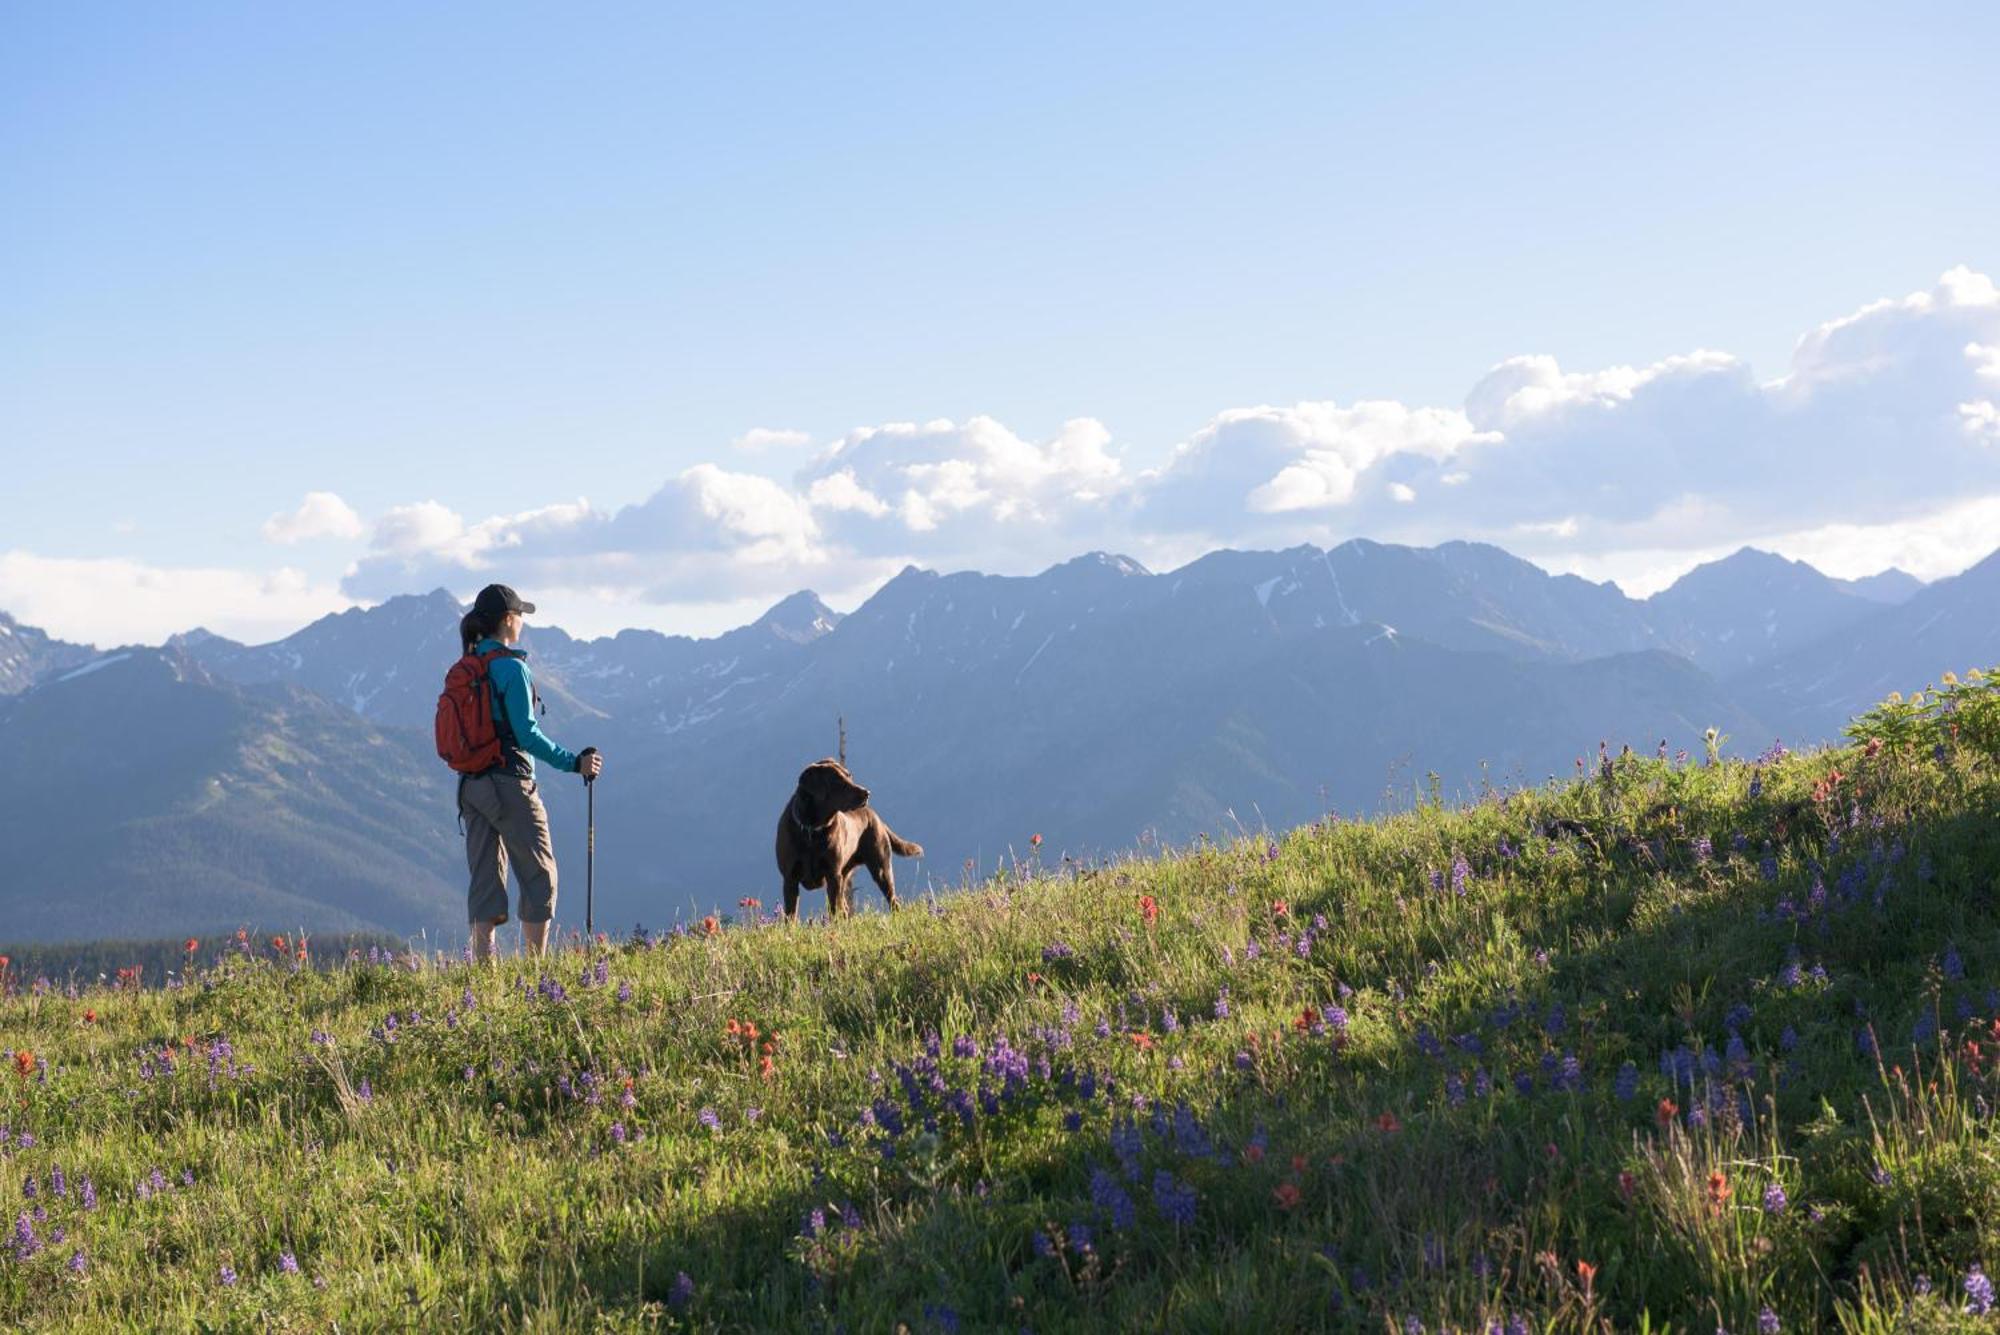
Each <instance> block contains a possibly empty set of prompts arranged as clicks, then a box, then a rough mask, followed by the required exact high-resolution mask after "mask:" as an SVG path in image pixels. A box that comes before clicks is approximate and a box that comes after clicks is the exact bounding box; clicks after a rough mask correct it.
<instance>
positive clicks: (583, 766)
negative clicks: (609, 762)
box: [576, 746, 604, 783]
mask: <svg viewBox="0 0 2000 1335" xmlns="http://www.w3.org/2000/svg"><path fill="white" fill-rule="evenodd" d="M576 772H577V773H578V774H581V775H582V776H583V781H584V782H585V783H589V782H590V781H591V780H592V779H594V778H596V777H597V776H598V775H600V774H602V773H603V772H604V757H603V756H601V755H599V754H597V748H596V747H594V746H586V747H584V748H583V750H581V751H579V752H577V756H576Z"/></svg>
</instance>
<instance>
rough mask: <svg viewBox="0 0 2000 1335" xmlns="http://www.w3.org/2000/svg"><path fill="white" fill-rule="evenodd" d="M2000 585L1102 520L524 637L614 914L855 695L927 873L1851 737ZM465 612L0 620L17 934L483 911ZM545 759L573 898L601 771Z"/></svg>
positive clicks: (714, 882)
mask: <svg viewBox="0 0 2000 1335" xmlns="http://www.w3.org/2000/svg"><path fill="white" fill-rule="evenodd" d="M1995 606H2000V553H1996V554H1995V555H1994V556H1992V557H1989V558H1987V559H1986V560H1985V561H1983V562H1981V563H1980V564H1978V565H1976V566H1974V567H1972V568H1971V569H1969V570H1967V571H1965V572H1964V573H1963V574H1960V575H1958V576H1955V577H1953V578H1951V579H1946V580H1941V581H1938V582H1936V583H1934V584H1930V585H1923V584H1919V583H1918V582H1917V581H1915V580H1914V579H1911V578H1910V577H1909V576H1907V575H1903V574H1901V572H1896V571H1889V572H1884V573H1883V574H1882V575H1878V576H1874V577H1871V578H1869V579H1867V580H1859V581H1841V580H1835V579H1831V578H1829V577H1827V576H1825V575H1823V574H1821V573H1820V572H1819V571H1817V570H1815V569H1813V568H1812V567H1811V566H1808V565H1805V564H1803V563H1800V562H1795V561H1787V560H1785V559H1783V558H1780V557H1777V556H1773V555H1770V554H1768V553H1764V552H1759V551H1755V550H1751V549H1745V550H1743V551H1739V552H1737V553H1736V554H1734V555H1732V556H1730V557H1727V558H1725V559H1723V560H1721V561H1717V562H1714V563H1712V564H1710V565H1706V566H1703V567H1700V568H1699V569H1697V570H1695V571H1692V572H1690V573H1689V574H1688V575H1687V576H1685V577H1683V578H1682V579H1681V580H1680V581H1678V582H1677V583H1676V584H1674V585H1673V586H1672V587H1670V588H1668V589H1666V590H1664V591H1662V592H1661V593H1659V594H1656V595H1655V596H1653V597H1652V598H1649V599H1643V600H1640V599H1633V598H1629V597H1627V596H1626V595H1625V594H1623V593H1622V592H1620V591H1619V590H1618V589H1617V588H1616V587H1615V586H1613V585H1610V584H1599V583H1593V582H1591V581H1588V580H1584V579H1581V578H1578V577H1576V576H1570V575H1563V576H1552V575H1549V574H1547V573H1546V572H1544V571H1542V570H1541V569H1539V568H1538V567H1536V566H1534V565H1531V564H1530V563H1528V562H1526V561H1522V560H1519V559H1518V558H1516V557H1513V556H1511V555H1509V554H1508V553H1506V552H1504V551H1502V550H1500V549H1499V548H1496V547H1492V546H1487V545H1482V544H1475V543H1463V542H1455V543H1445V544H1443V545H1441V546H1438V547H1433V548H1412V547H1402V546H1395V545H1390V544H1382V543H1375V542H1368V541H1363V540H1355V541H1350V542H1346V543H1342V544H1340V545H1339V546H1337V547H1333V548H1329V549H1320V548H1317V547H1309V546H1307V547H1298V548H1293V549H1290V550H1286V551H1279V552H1237V551H1221V552H1215V553H1211V554H1210V555H1208V556H1205V557H1202V558H1201V559H1199V560H1197V561H1194V562H1192V563H1191V564H1189V565H1186V566H1183V567H1181V568H1180V569H1177V570H1173V571H1169V572H1166V573H1160V574H1156V573H1153V572H1151V571H1148V570H1146V569H1145V568H1144V567H1142V566H1140V565H1139V564H1138V563H1136V562H1134V561H1131V560H1129V559H1127V558H1125V557H1120V556H1115V555H1110V554H1106V553H1092V554H1089V555H1086V556H1082V557H1079V558H1077V559H1075V560H1072V561H1068V562H1065V563H1064V564H1062V565H1059V566H1056V567H1054V568H1052V569H1049V570H1047V571H1044V572H1043V573H1041V574H1039V575H1035V576H1028V577H1011V576H994V575H983V574H977V573H970V572H967V573H958V574H949V575H941V574H938V573H936V572H932V571H926V570H919V569H916V568H914V567H913V568H910V569H906V570H904V571H903V572H902V573H901V574H899V575H898V576H896V577H895V578H894V579H892V580H890V581H889V582H888V583H887V584H885V585H884V586H883V587H882V588H881V589H880V590H878V591H877V592H876V593H875V594H874V596H872V597H871V598H869V599H868V600H867V601H866V602H865V603H863V604H862V605H861V606H860V607H858V608H856V609H855V610H854V611H853V612H852V613H850V614H847V615H845V616H843V615H841V614H839V613H837V612H835V611H833V610H832V609H830V608H828V607H827V606H826V605H825V604H824V603H822V602H821V601H820V600H819V599H818V598H817V597H816V596H815V595H813V594H812V593H810V592H801V593H798V594H795V595H793V596H791V597H789V598H786V599H785V600H783V601H782V602H780V603H778V604H777V605H776V606H774V607H773V608H771V610H770V611H769V612H767V613H766V614H765V615H764V616H762V617H760V618H759V619H758V620H757V621H755V622H753V623H752V624H750V625H747V626H743V627H740V628H738V629H736V630H733V631H730V632H728V633H726V634H723V635H720V636H716V637H714V638H709V639H694V638H689V637H685V636H671V635H663V634H659V633H657V632H653V631H640V630H628V631H624V632H621V633H620V634H618V635H615V636H610V637H605V638H600V639H591V640H584V639H578V638H575V637H572V636H570V635H568V634H566V633H564V632H563V631H562V630H561V629H560V628H558V627H556V626H553V625H541V624H533V623H532V622H531V627H530V630H529V632H528V635H527V638H526V640H525V641H524V645H523V647H524V648H526V649H527V650H528V651H529V652H530V654H531V656H532V661H533V663H534V665H535V669H536V679H537V682H538V684H539V685H540V687H541V690H542V694H543V697H544V700H545V703H546V705H547V716H546V718H545V719H544V725H545V726H546V727H547V729H548V730H549V732H550V733H551V734H552V735H553V736H555V737H556V738H557V739H558V740H560V741H562V742H564V743H565V744H566V745H570V746H573V747H581V746H583V745H596V746H599V747H600V748H602V749H603V751H604V753H605V755H606V758H607V762H608V763H607V771H606V775H605V777H604V779H603V780H602V781H601V782H600V783H599V785H598V791H597V794H596V807H597V824H598V836H597V876H596V881H597V894H596V908H597V914H596V917H597V922H598V923H599V925H601V926H602V925H614V924H615V925H625V924H629V923H632V922H635V921H644V922H647V923H650V924H659V923H662V922H665V921H670V920H672V919H674V918H676V917H680V918H685V917H687V916H688V915H690V914H695V913H700V912H706V911H710V910H712V909H715V908H728V907H732V906H734V905H735V903H736V902H737V900H738V898H739V897H743V896H753V897H758V898H761V899H763V900H764V901H765V902H771V901H772V900H774V899H775V897H776V895H775V891H776V889H777V886H776V882H775V879H774V871H773V867H772V852H771V841H772V838H773V834H774V831H775V827H776V822H777V819H778V815H779V812H780V810H781V809H782V807H783V805H784V803H785V801H786V799H787V798H788V796H789V795H790V792H791V787H792V783H793V781H794V779H795V778H796V776H797V774H798V771H799V769H800V768H801V767H802V766H803V765H804V764H805V763H807V762H809V761H811V760H814V759H817V758H818V757H820V756H823V755H828V754H831V753H833V752H834V750H835V749H836V747H837V746H838V745H839V739H840V737H841V735H842V731H841V730H842V728H843V726H844V729H845V736H846V738H847V750H848V759H849V762H850V764H851V766H852V767H853V769H854V770H855V772H856V774H857V777H859V778H860V779H861V780H862V781H863V782H864V783H866V784H868V785H869V786H870V787H871V788H872V789H873V790H874V794H875V801H874V804H875V806H876V807H877V808H878V809H879V810H881V811H882V812H883V814H884V815H885V816H886V817H887V818H888V819H889V821H890V823H891V824H892V825H893V826H894V827H895V828H896V829H897V830H898V831H899V832H900V833H903V834H904V835H906V836H907V837H909V838H912V839H915V840H917V841H919V842H921V843H923V844H924V845H925V846H926V848H927V849H928V857H927V858H926V860H925V861H924V862H922V863H921V864H917V865H915V866H908V867H905V868H903V869H902V870H901V871H899V876H901V877H902V880H903V884H904V886H905V887H915V886H921V885H922V884H924V883H925V882H926V881H927V880H928V881H930V882H931V883H934V884H950V883H954V882H956V881H958V880H960V879H961V878H962V877H964V876H966V875H968V874H969V873H973V872H977V873H980V874H984V873H985V872H989V871H991V870H992V868H993V867H994V865H995V864H996V862H999V861H1002V860H1005V859H1007V858H1011V857H1018V858H1023V859H1026V858H1028V857H1030V856H1038V857H1040V858H1041V859H1043V860H1044V861H1048V860H1052V859H1056V858H1060V857H1063V856H1071V857H1077V858H1089V857H1094V856H1100V855H1108V854H1114V853H1116V852H1119V851H1121V850H1125V849H1128V848H1131V847H1134V846H1135V845H1141V844H1144V843H1147V842H1149V841H1155V840H1159V841H1171V842H1181V841H1186V840H1189V839H1191V838H1194V837H1195V836H1197V835H1199V834H1202V833H1209V834H1218V835H1221V834H1233V833H1236V832H1238V831H1240V830H1246V829H1248V830H1254V829H1258V828H1262V827H1265V826H1269V827H1271V828H1283V827H1285V826H1288V825H1291V824H1295V823H1299V822H1302V821H1307V820H1312V819H1317V818H1320V817H1321V816H1323V815H1325V814H1326V813H1328V812H1329V811H1338V812H1343V813H1350V814H1351V813H1359V812H1366V811H1370V810H1375V809H1379V808H1381V807H1383V806H1385V805H1393V804H1395V803H1397V802H1406V801H1409V800H1411V797H1412V795H1413V794H1416V793H1419V792H1421V791H1423V790H1425V789H1427V788H1428V786H1429V785H1430V784H1431V783H1432V782H1433V780H1432V779H1431V777H1430V776H1431V775H1435V776H1436V778H1435V780H1434V782H1435V783H1436V784H1437V785H1438V786H1439V787H1440V788H1441V790H1442V791H1443V792H1444V793H1445V794H1446V795H1447V796H1448V797H1452V796H1467V795H1471V794H1474V793H1476V792H1477V791H1479V788H1480V786H1481V785H1482V784H1493V785H1505V784H1520V783H1536V782H1540V781H1542V780H1544V779H1546V778H1547V777H1548V776H1550V775H1553V774H1564V773H1571V772H1573V771H1574V766H1575V764H1576V763H1577V761H1578V760H1579V759H1582V760H1585V761H1586V763H1587V762H1588V760H1589V759H1590V758H1593V757H1594V756H1595V754H1596V750H1597V747H1598V744H1599V743H1600V741H1603V742H1608V743H1609V744H1610V745H1612V746H1613V747H1614V748H1615V747H1616V746H1618V745H1620V744H1625V743H1629V744H1631V745H1633V746H1634V747H1636V748H1641V749H1647V750H1650V749H1652V748H1653V747H1655V746H1657V745H1659V744H1661V743H1662V742H1664V744H1665V745H1667V746H1668V747H1669V748H1670V749H1674V750H1679V749H1687V750H1692V751H1696V752H1699V750H1700V737H1701V733H1702V730H1703V729H1704V728H1706V727H1709V726H1714V727H1717V728H1719V729H1721V731H1722V732H1723V733H1725V734H1728V735H1729V736H1730V737H1731V738H1732V739H1733V747H1734V748H1735V749H1737V750H1748V751H1752V752H1754V751H1756V750H1761V749H1763V748H1764V747H1765V746H1767V745H1768V744H1769V743H1770V742H1771V741H1772V740H1773V739H1774V738H1778V737H1782V738H1784V739H1785V740H1786V741H1787V742H1789V743H1791V744H1793V745H1799V744H1804V743H1808V742H1813V741H1819V740H1827V739H1831V738H1832V737H1834V736H1836V735H1837V734H1838V733H1839V731H1840V729H1841V727H1842V726H1843V725H1844V724H1845V722H1846V721H1847V719H1848V718H1849V717H1851V715H1852V714H1853V713H1855V712H1857V711H1859V710H1861V709H1865V708H1867V707H1868V706H1869V705H1871V704H1873V703H1874V702H1875V701H1876V700H1877V699H1879V698H1880V697H1881V696H1882V695H1883V694H1885V693H1886V692H1887V691H1889V690H1892V689H1904V690H1909V689H1912V688H1915V687H1919V686H1923V685H1925V684H1926V683H1928V682H1931V681H1934V680H1936V679H1937V678H1938V677H1939V676H1941V675H1942V673H1944V672H1945V671H1947V670H1957V671H1961V672H1962V671H1964V670H1966V669H1967V668H1970V667H1974V666H1992V665H1993V664H1995V663H2000V628H1996V626H1995V623H1994V620H1993V617H1992V614H1991V609H1992V608H1993V607H1995ZM460 610H461V607H460V604H459V602H458V600H457V599H456V598H454V597H453V596H452V595H450V594H448V593H445V592H443V591H438V592H434V593H431V594H428V595H422V596H405V597H398V598H392V599H389V600H388V601H386V602H384V603H382V604H380V605H377V606H374V607H370V608H366V609H354V610H350V611H347V612H342V613H339V614H337V615H333V616H328V617H325V618H322V619H321V620H319V621H317V622H314V623H313V624H312V625H310V626H308V627H306V628H304V629H303V630H301V631H299V632H297V633H296V634H294V635H291V636H288V637H286V638H285V639H282V640H279V641H277V642H275V643H271V644H265V645H256V646H250V645H243V644H238V643H236V642H233V641H231V640H228V639H225V638H223V637H220V636H216V635H213V634H209V633H207V632H205V631H199V630H196V631H190V632H188V633H186V634H183V635H178V636H175V637H174V638H173V639H172V640H170V641H168V643H167V644H165V645H163V646H160V647H157V648H148V647H132V648H125V649H120V650H117V651H115V652H111V653H100V652H99V651H97V650H94V649H90V648H88V647H85V646H76V645H66V644H62V643H61V642H59V641H55V640H51V639H49V638H48V637H47V636H45V635H43V634H41V633H40V632H38V631H34V630H32V629H31V628H28V627H23V626H19V625H17V624H16V623H14V622H13V621H11V620H10V619H6V618H4V617H0V631H4V632H5V633H4V634H0V737H5V738H6V739H7V740H8V741H9V742H10V744H11V749H12V751H13V753H14V754H15V755H16V756H17V757H19V756H32V757H34V760H33V762H32V763H30V764H21V765H16V766H15V767H13V768H12V769H11V770H9V771H7V772H6V773H5V774H4V775H0V838H4V839H5V840H6V842H7V846H8V847H9V849H10V850H11V861H10V871H9V874H8V876H7V878H6V880H5V882H4V884H0V913H5V914H6V915H7V918H8V921H9V923H10V924H11V925H10V927H9V928H7V929H5V930H0V938H12V939H24V940H53V939H66V938H75V937H81V936H97V935H119V936H127V937H131V936H141V935H149V934H179V933H181V932H189V933H195V932H198V931H213V930H215V929H218V928H230V927H234V926H235V925H237V924H238V923H246V924H250V925H254V926H258V927H260V928H269V929H272V930H289V929H293V928H297V927H305V928H309V929H312V930H317V931H327V930H336V929H337V930H385V931H392V932H397V933H408V932H413V931H418V930H425V931H437V932H440V933H445V934H456V933H458V932H459V931H461V930H462V917H463V910H462V904H463V899H462V896H463V876H464V873H463V870H462V860H461V859H462V854H461V852H460V850H459V847H458V840H457V834H456V829H455V818H454V812H453V802H452V787H451V779H450V776H449V774H448V773H447V772H446V771H445V770H444V769H443V767H442V765H441V764H439V762H438V761H437V760H436V759H435V757H434V756H433V755H432V754H431V752H430V743H429V739H428V736H427V735H426V733H425V729H426V727H427V725H428V723H429V718H430V714H431V711H432V709H433V706H434V703H435V700H436V696H437V690H438V686H439V683H440V679H441V677H442V673H443V670H444V668H445V667H446V666H448V665H449V663H450V662H451V660H452V659H453V657H455V654H456V649H457V645H456V640H455V636H456V627H457V620H458V616H459V613H460ZM542 789H543V792H544V795H545V797H546V798H547V800H548V802H549V805H550V808H551V818H552V822H553V824H554V826H555V829H556V839H557V853H558V857H559V860H560V861H561V864H562V868H563V876H564V878H565V879H564V887H563V892H562V907H561V909H560V911H559V917H560V918H561V919H562V920H563V921H564V922H567V923H572V924H575V925H580V923H581V920H582V912H581V910H582V903H581V900H582V893H581V892H582V889H583V887H582V875H581V873H582V870H583V861H584V859H583V851H584V850H583V847H582V844H583V838H582V836H583V828H584V820H583V801H582V797H583V794H582V787H581V785H580V784H579V783H578V782H577V781H576V780H575V779H574V778H571V777H570V776H566V775H548V774H545V775H544V776H543V777H542ZM1036 834H1040V835H1042V836H1043V838H1042V841H1041V843H1040V845H1039V851H1038V852H1037V851H1033V849H1034V845H1033V844H1032V843H1031V837H1032V836H1033V835H1036ZM873 894H874V892H873V891H872V890H870V889H866V888H865V887H864V888H863V890H862V891H861V893H860V896H859V898H860V899H861V901H862V902H864V903H865V902H867V901H868V900H869V899H870V898H871V897H872V896H873ZM814 898H816V897H813V896H809V900H811V899H814Z"/></svg>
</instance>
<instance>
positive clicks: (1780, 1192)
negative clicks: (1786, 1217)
mask: <svg viewBox="0 0 2000 1335" xmlns="http://www.w3.org/2000/svg"><path fill="white" fill-rule="evenodd" d="M1790 1203H1791V1202H1790V1201H1789V1200H1788V1199H1787V1198H1786V1196H1785V1189H1784V1187H1783V1186H1782V1185H1780V1184H1779V1183H1776V1182H1773V1183H1771V1185H1769V1186H1767V1187H1765V1188H1764V1213H1765V1214H1783V1213H1784V1212H1785V1207H1786V1206H1787V1205H1789V1204H1790Z"/></svg>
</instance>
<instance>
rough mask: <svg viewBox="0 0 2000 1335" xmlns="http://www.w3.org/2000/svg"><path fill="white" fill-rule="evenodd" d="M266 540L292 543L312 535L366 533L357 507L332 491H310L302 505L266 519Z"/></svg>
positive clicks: (305, 539) (328, 535)
mask: <svg viewBox="0 0 2000 1335" xmlns="http://www.w3.org/2000/svg"><path fill="white" fill-rule="evenodd" d="M263 532H264V537H265V540H266V541H269V542H276V543H282V544H285V545H290V544H292V543H296V542H306V541H309V540H310V539H313V538H350V539H351V538H358V537H360V536H361V535H362V534H363V533H365V532H367V528H366V526H365V525H363V524H362V522H361V516H360V515H358V514H356V513H354V507H353V506H351V505H349V504H348V503H347V502H346V501H343V500H341V499H340V497H339V496H337V495H335V494H334V493H333V492H330V491H309V492H307V493H306V496H305V499H304V500H303V501H301V502H300V503H299V508H298V509H296V510H293V511H290V512H289V513H287V512H282V511H281V512H280V513H278V514H274V515H272V516H271V517H270V518H269V519H266V520H265V521H264V529H263Z"/></svg>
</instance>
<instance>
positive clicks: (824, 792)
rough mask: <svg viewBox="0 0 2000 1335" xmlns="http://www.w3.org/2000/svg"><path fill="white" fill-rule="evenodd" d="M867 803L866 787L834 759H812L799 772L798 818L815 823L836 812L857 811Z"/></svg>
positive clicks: (827, 818) (829, 818)
mask: <svg viewBox="0 0 2000 1335" xmlns="http://www.w3.org/2000/svg"><path fill="white" fill-rule="evenodd" d="M867 805H868V790H867V789H866V788H863V787H862V786H861V785H860V784H858V783H856V782H855V781H854V776H853V775H851V774H849V773H848V772H847V767H846V766H845V765H842V764H841V763H840V762H839V761H837V760H816V761H814V762H813V763H812V764H810V765H807V766H806V767H805V770H804V771H803V772H802V773H801V774H800V775H799V806H800V807H801V808H802V810H800V812H799V819H800V820H802V821H804V822H805V823H806V824H808V825H818V824H821V823H822V822H825V821H829V820H832V819H833V816H834V813H835V812H839V811H859V810H860V809H861V808H862V807H865V806H867Z"/></svg>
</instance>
